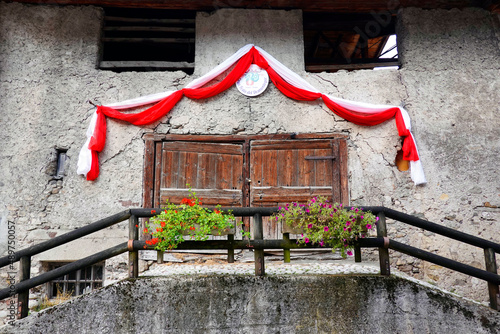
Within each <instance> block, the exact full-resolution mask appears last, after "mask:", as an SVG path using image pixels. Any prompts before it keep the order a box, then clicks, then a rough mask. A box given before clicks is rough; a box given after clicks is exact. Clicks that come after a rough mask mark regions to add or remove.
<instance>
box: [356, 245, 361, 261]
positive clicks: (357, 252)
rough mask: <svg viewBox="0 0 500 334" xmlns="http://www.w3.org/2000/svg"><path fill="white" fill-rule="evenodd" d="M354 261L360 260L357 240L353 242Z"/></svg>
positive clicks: (359, 248) (359, 247)
mask: <svg viewBox="0 0 500 334" xmlns="http://www.w3.org/2000/svg"><path fill="white" fill-rule="evenodd" d="M354 262H361V246H360V245H359V243H357V242H356V243H355V244H354Z"/></svg>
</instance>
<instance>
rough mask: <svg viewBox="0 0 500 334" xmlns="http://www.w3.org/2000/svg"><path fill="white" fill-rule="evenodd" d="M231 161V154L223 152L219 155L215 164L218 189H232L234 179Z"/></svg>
mask: <svg viewBox="0 0 500 334" xmlns="http://www.w3.org/2000/svg"><path fill="white" fill-rule="evenodd" d="M231 162H232V158H231V155H229V154H221V155H219V156H218V157H217V163H216V166H215V175H216V187H215V188H216V189H230V187H231V180H232V173H231V171H232V169H231V168H230V167H231V165H230V164H231Z"/></svg>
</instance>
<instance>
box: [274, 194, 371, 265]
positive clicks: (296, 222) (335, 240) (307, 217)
mask: <svg viewBox="0 0 500 334" xmlns="http://www.w3.org/2000/svg"><path fill="white" fill-rule="evenodd" d="M272 219H276V221H278V222H282V223H283V224H287V225H288V226H290V227H292V228H294V229H295V230H300V233H299V234H300V238H299V239H298V242H299V243H300V244H303V245H305V244H316V245H319V246H321V247H324V246H328V247H332V248H333V251H335V249H339V250H340V252H341V254H342V256H343V257H346V255H352V251H351V250H350V248H351V247H352V244H353V242H354V241H355V240H357V239H358V238H364V237H365V236H366V233H367V231H368V230H371V229H372V228H374V227H375V225H376V222H377V221H378V217H375V216H374V215H373V214H372V213H371V212H364V211H363V209H360V208H357V207H351V208H343V207H342V204H339V203H331V202H329V201H328V200H327V199H326V198H325V197H314V198H312V199H310V200H309V202H308V203H307V204H299V203H296V202H292V203H288V204H286V205H285V206H284V207H280V208H279V211H278V212H277V213H275V214H274V215H273V216H272Z"/></svg>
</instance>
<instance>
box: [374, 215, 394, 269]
mask: <svg viewBox="0 0 500 334" xmlns="http://www.w3.org/2000/svg"><path fill="white" fill-rule="evenodd" d="M377 217H378V218H379V220H378V222H377V237H379V238H383V237H387V226H386V224H385V214H384V213H383V212H381V213H379V214H378V215H377ZM378 256H379V262H380V275H385V276H389V275H390V274H391V266H390V262H389V249H387V248H383V247H379V249H378Z"/></svg>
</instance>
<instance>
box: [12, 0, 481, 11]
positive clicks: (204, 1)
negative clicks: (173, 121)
mask: <svg viewBox="0 0 500 334" xmlns="http://www.w3.org/2000/svg"><path fill="white" fill-rule="evenodd" d="M11 1H12V2H19V3H32V4H38V5H41V4H51V5H94V6H101V7H124V8H155V9H173V10H178V9H182V10H199V11H206V10H214V9H219V8H265V9H269V8H272V9H290V8H297V9H302V10H303V11H306V12H341V13H370V12H380V11H387V10H388V1H387V0H371V1H369V0H366V1H352V0H338V1H331V0H319V1H311V0H240V1H230V0H217V1H214V0H199V1H194V0H104V1H100V0H11ZM396 3H397V6H395V8H390V9H391V10H397V9H399V8H404V7H417V8H425V9H437V8H441V9H452V8H459V9H461V8H464V7H481V6H479V5H478V4H477V0H456V1H428V0H400V1H397V2H396Z"/></svg>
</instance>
